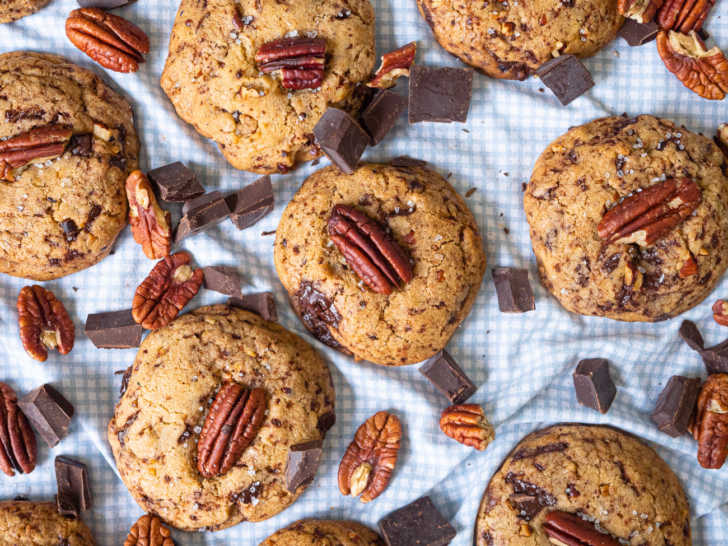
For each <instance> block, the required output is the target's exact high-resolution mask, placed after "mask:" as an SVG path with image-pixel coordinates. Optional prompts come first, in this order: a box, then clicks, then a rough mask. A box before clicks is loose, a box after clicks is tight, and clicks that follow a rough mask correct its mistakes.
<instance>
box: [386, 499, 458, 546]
mask: <svg viewBox="0 0 728 546" xmlns="http://www.w3.org/2000/svg"><path fill="white" fill-rule="evenodd" d="M379 529H380V530H381V531H382V536H383V537H384V540H385V541H386V542H387V546H413V545H415V544H416V545H417V546H445V545H446V544H450V541H451V540H452V539H454V538H455V534H456V532H455V528H454V527H453V526H452V525H450V523H449V522H448V521H447V520H446V519H445V518H444V517H442V514H440V512H439V511H438V510H437V508H436V507H435V505H434V504H433V503H432V500H431V499H430V497H420V498H419V499H417V500H416V501H414V502H412V503H410V504H408V505H407V506H403V507H402V508H399V509H398V510H395V511H394V512H392V513H391V514H389V515H388V516H386V517H384V519H382V520H381V521H380V522H379Z"/></svg>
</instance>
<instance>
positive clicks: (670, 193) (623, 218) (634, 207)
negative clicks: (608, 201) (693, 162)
mask: <svg viewBox="0 0 728 546" xmlns="http://www.w3.org/2000/svg"><path fill="white" fill-rule="evenodd" d="M701 200H702V193H701V191H700V188H699V187H698V185H697V184H696V183H695V182H694V181H693V180H691V179H689V178H681V179H680V180H677V179H675V178H668V179H667V180H665V181H663V182H659V183H657V184H655V185H653V186H650V187H649V188H646V189H644V190H642V191H639V192H635V193H633V194H632V195H630V196H628V197H626V198H625V199H623V200H622V201H620V202H619V203H617V204H616V205H615V206H614V207H612V208H611V209H610V210H609V211H607V213H606V214H605V215H604V217H603V218H602V220H601V222H599V225H598V226H597V233H598V234H599V237H600V238H601V239H603V240H604V241H605V243H606V244H611V243H625V244H629V243H637V244H638V245H640V246H649V245H651V244H652V243H654V242H655V241H657V240H658V239H660V238H662V237H664V236H665V235H667V234H668V233H669V232H670V231H672V230H673V229H674V228H675V227H676V226H678V225H679V224H680V223H681V222H683V221H684V220H685V219H686V218H687V217H688V216H690V215H691V214H692V212H693V211H694V210H695V209H696V208H697V207H698V205H699V204H700V202H701Z"/></svg>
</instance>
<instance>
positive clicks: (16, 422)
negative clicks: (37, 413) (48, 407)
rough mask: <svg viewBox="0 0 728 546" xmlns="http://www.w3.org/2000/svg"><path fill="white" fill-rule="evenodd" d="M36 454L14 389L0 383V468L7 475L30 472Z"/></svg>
mask: <svg viewBox="0 0 728 546" xmlns="http://www.w3.org/2000/svg"><path fill="white" fill-rule="evenodd" d="M37 455H38V451H37V446H36V443H35V434H34V433H33V429H31V428H30V424H28V420H27V419H26V417H25V415H23V412H22V411H20V408H19V407H18V397H17V396H16V394H15V391H13V389H11V388H10V386H8V385H6V384H5V383H0V470H2V471H3V472H5V474H7V475H8V476H14V475H15V471H16V470H17V471H18V472H20V473H22V474H30V473H31V472H33V469H34V468H35V461H36V458H37Z"/></svg>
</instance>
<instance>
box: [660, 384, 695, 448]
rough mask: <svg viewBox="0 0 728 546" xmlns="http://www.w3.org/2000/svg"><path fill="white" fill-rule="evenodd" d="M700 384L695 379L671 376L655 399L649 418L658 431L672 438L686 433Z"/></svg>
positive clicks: (693, 411)
mask: <svg viewBox="0 0 728 546" xmlns="http://www.w3.org/2000/svg"><path fill="white" fill-rule="evenodd" d="M701 383H702V381H701V380H700V379H698V378H697V377H683V376H681V375H673V376H672V377H671V378H670V380H669V381H668V382H667V385H665V388H664V389H663V390H662V392H661V393H660V396H659V397H658V398H657V404H656V405H655V409H654V411H653V412H652V416H651V417H652V421H653V422H654V423H655V424H656V425H657V428H658V429H660V430H661V431H662V432H664V433H665V434H668V435H670V436H672V437H673V438H676V437H678V436H681V435H682V434H685V433H687V432H688V426H689V425H690V420H691V419H692V417H693V413H695V410H696V404H697V401H698V394H699V393H700V386H701Z"/></svg>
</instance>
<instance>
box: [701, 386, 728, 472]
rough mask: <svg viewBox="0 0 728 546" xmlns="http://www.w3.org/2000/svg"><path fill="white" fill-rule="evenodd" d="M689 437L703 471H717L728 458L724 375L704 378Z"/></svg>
mask: <svg viewBox="0 0 728 546" xmlns="http://www.w3.org/2000/svg"><path fill="white" fill-rule="evenodd" d="M693 436H694V438H695V439H696V440H697V442H698V462H699V463H700V466H702V467H703V468H720V467H722V466H723V463H724V462H725V459H726V456H728V374H724V373H716V374H712V375H709V376H708V379H707V380H706V381H705V383H704V384H703V388H702V389H701V390H700V395H699V396H698V408H697V413H696V415H695V426H694V427H693Z"/></svg>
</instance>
